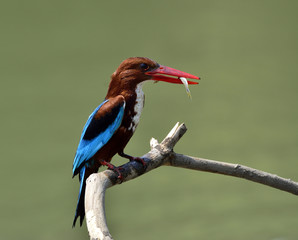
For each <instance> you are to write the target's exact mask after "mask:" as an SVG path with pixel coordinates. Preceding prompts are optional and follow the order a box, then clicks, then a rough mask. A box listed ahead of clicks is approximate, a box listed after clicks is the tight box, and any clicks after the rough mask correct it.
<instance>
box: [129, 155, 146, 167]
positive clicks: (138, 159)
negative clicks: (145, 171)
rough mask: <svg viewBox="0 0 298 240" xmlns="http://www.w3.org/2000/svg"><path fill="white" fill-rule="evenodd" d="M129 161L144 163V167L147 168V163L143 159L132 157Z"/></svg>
mask: <svg viewBox="0 0 298 240" xmlns="http://www.w3.org/2000/svg"><path fill="white" fill-rule="evenodd" d="M129 161H136V162H139V163H142V165H143V167H146V166H147V164H146V162H145V161H144V159H143V158H141V157H132V158H131V159H129Z"/></svg>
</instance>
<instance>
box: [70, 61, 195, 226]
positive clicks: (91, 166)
mask: <svg viewBox="0 0 298 240" xmlns="http://www.w3.org/2000/svg"><path fill="white" fill-rule="evenodd" d="M180 78H190V79H197V80H199V79H200V78H199V77H196V76H194V75H191V74H189V73H185V72H182V71H179V70H176V69H174V68H170V67H167V66H163V65H160V64H158V63H157V62H155V61H153V60H151V59H149V58H145V57H131V58H128V59H126V60H124V61H123V62H122V63H121V64H120V66H119V67H118V68H117V70H116V71H115V72H114V73H113V74H112V76H111V81H110V84H109V87H108V92H107V95H106V97H105V99H104V101H103V102H102V103H101V104H100V105H99V106H98V107H97V108H96V109H95V110H94V111H93V112H92V113H91V115H90V116H89V118H88V120H87V122H86V124H85V126H84V128H83V131H82V134H81V138H80V142H79V145H78V148H77V151H76V154H75V158H74V162H73V168H72V172H73V177H74V176H76V175H77V174H79V181H80V190H79V197H78V202H77V208H76V212H75V217H74V220H73V227H74V226H75V224H76V221H77V218H78V217H79V216H80V225H81V226H82V223H83V220H84V216H85V208H84V199H85V188H86V179H87V178H88V177H89V176H90V175H91V174H92V173H96V172H97V171H98V168H99V167H100V166H107V167H108V169H111V170H113V171H115V172H117V173H118V178H120V179H121V178H122V176H121V172H120V171H119V167H116V166H114V165H113V164H111V163H110V162H111V160H112V157H113V156H114V155H116V154H118V155H120V156H121V157H123V158H126V159H128V160H130V161H138V162H140V163H141V164H143V165H144V166H145V165H146V164H145V161H144V160H143V159H142V158H140V157H133V156H130V155H128V154H125V153H124V148H125V146H126V144H127V143H128V141H129V140H130V138H131V137H132V135H133V134H134V132H135V130H136V127H137V126H138V123H139V120H140V116H141V112H142V109H143V107H144V100H145V98H144V93H143V91H142V86H143V83H144V82H145V81H148V80H153V81H164V82H169V83H176V84H181V83H182V81H181V80H180ZM187 83H188V84H198V83H197V82H193V81H188V80H187Z"/></svg>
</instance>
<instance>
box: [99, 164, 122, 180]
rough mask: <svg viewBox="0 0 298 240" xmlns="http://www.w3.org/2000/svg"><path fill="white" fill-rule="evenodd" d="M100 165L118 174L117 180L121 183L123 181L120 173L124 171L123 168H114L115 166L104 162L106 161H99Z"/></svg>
mask: <svg viewBox="0 0 298 240" xmlns="http://www.w3.org/2000/svg"><path fill="white" fill-rule="evenodd" d="M100 164H101V165H104V166H107V167H108V169H109V170H112V171H114V172H116V173H117V174H118V177H117V178H118V179H120V180H121V181H122V180H123V176H122V173H121V172H120V171H122V170H123V169H124V168H123V167H116V166H115V165H113V164H111V163H109V162H106V161H101V162H100Z"/></svg>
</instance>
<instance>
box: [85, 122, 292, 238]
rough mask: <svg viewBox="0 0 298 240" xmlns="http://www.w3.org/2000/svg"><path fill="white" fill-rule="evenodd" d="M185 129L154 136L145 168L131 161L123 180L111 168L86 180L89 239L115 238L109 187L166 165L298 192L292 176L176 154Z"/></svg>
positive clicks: (180, 128) (177, 127) (182, 126)
mask: <svg viewBox="0 0 298 240" xmlns="http://www.w3.org/2000/svg"><path fill="white" fill-rule="evenodd" d="M186 130H187V129H186V126H185V125H184V124H181V125H179V123H177V124H176V125H175V126H174V128H173V129H172V130H171V131H170V133H169V134H168V135H167V136H166V138H165V139H164V140H163V141H162V142H161V143H160V144H159V143H158V142H157V140H156V139H154V138H152V139H151V141H150V146H151V150H150V151H149V152H148V153H147V154H145V155H144V156H143V158H144V160H145V162H146V164H147V167H146V169H144V168H143V166H142V164H140V163H137V162H128V163H126V164H124V165H122V166H121V168H122V169H121V174H122V176H123V179H122V180H120V179H118V174H117V173H115V172H113V171H111V170H105V171H103V172H100V173H94V174H92V175H91V176H90V177H89V178H88V179H87V180H86V192H85V212H86V223H87V228H88V231H89V235H90V239H92V240H99V239H101V240H111V239H113V238H112V236H111V234H110V232H109V229H108V226H107V222H106V217H105V204H104V199H105V191H106V189H107V188H109V187H112V186H114V185H116V184H120V183H122V182H126V181H128V180H131V179H134V178H136V177H139V176H141V175H142V174H144V173H147V172H149V171H151V170H153V169H155V168H157V167H160V166H163V165H166V166H173V167H181V168H187V169H193V170H199V171H205V172H212V173H219V174H224V175H229V176H234V177H239V178H244V179H247V180H250V181H254V182H258V183H261V184H264V185H267V186H270V187H273V188H277V189H280V190H283V191H287V192H289V193H292V194H295V195H298V183H297V182H294V181H292V180H290V179H285V178H281V177H279V176H277V175H273V174H270V173H267V172H263V171H260V170H257V169H253V168H250V167H246V166H242V165H239V164H231V163H225V162H218V161H214V160H208V159H203V158H196V157H190V156H186V155H182V154H178V153H175V152H174V151H173V148H174V146H175V145H176V143H177V142H178V141H179V140H180V138H181V137H182V136H183V135H184V133H185V132H186Z"/></svg>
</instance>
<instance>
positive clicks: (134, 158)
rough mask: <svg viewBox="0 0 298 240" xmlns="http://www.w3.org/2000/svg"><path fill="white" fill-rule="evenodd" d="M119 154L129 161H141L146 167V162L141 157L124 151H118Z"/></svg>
mask: <svg viewBox="0 0 298 240" xmlns="http://www.w3.org/2000/svg"><path fill="white" fill-rule="evenodd" d="M119 155H120V156H121V157H124V158H127V159H128V160H129V161H130V162H131V161H136V162H139V163H142V165H143V167H144V168H146V167H147V164H146V162H145V160H144V159H143V158H141V157H133V156H130V155H127V154H125V153H124V152H119Z"/></svg>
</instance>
